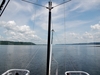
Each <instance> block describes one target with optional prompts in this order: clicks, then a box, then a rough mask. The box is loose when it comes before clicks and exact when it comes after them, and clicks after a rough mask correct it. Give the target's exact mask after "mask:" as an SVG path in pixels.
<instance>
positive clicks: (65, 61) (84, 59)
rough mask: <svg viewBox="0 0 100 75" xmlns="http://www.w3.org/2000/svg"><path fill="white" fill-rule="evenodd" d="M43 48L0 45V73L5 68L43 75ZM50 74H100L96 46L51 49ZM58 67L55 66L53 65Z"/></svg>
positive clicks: (98, 53) (99, 48) (99, 53)
mask: <svg viewBox="0 0 100 75" xmlns="http://www.w3.org/2000/svg"><path fill="white" fill-rule="evenodd" d="M46 52H47V50H46V46H43V45H33V46H27V45H24V46H23V45H0V74H2V73H3V72H5V71H6V70H8V69H13V68H18V69H28V70H30V72H31V74H30V75H46ZM52 58H53V59H56V61H57V62H58V63H57V62H55V61H54V60H52V71H51V74H52V75H55V74H56V68H57V67H58V75H64V74H65V71H70V70H71V71H86V72H88V73H89V74H90V75H100V47H94V46H91V45H55V46H53V57H52ZM57 64H58V65H57Z"/></svg>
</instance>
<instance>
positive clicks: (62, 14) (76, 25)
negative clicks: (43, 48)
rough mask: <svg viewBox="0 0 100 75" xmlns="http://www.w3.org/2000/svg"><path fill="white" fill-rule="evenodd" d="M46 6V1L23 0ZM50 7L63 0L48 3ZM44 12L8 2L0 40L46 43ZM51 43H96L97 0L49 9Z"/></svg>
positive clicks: (99, 31) (99, 36)
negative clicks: (51, 33) (50, 13)
mask: <svg viewBox="0 0 100 75" xmlns="http://www.w3.org/2000/svg"><path fill="white" fill-rule="evenodd" d="M27 1H30V2H34V3H37V4H40V5H44V6H48V1H49V0H27ZM51 1H52V2H53V6H55V5H58V4H60V3H62V2H64V1H66V0H51ZM47 27H48V10H47V9H46V8H44V7H40V6H36V5H32V4H29V3H26V2H23V1H22V0H10V3H9V4H8V6H7V8H6V10H5V11H4V13H3V15H2V16H1V17H0V40H10V41H25V42H34V43H36V44H39V43H43V44H45V43H47V41H46V40H47V30H48V28H47ZM52 29H54V31H55V32H54V36H53V37H54V43H55V44H57V43H79V42H100V0H72V1H70V2H68V3H66V4H64V5H61V6H58V7H55V8H54V9H52Z"/></svg>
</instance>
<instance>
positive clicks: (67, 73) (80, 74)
mask: <svg viewBox="0 0 100 75" xmlns="http://www.w3.org/2000/svg"><path fill="white" fill-rule="evenodd" d="M72 74H79V75H82V74H86V75H89V74H88V73H87V72H84V71H66V72H65V75H72Z"/></svg>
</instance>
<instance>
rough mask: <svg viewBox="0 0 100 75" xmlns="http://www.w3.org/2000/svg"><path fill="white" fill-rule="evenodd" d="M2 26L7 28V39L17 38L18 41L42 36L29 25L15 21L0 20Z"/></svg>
mask: <svg viewBox="0 0 100 75" xmlns="http://www.w3.org/2000/svg"><path fill="white" fill-rule="evenodd" d="M0 26H1V27H3V28H4V29H5V31H4V34H5V35H6V40H16V41H30V42H31V41H32V40H33V41H34V40H35V41H36V40H40V38H39V37H38V36H37V35H36V34H35V31H33V30H32V29H31V28H30V27H29V26H27V25H21V26H19V25H17V24H16V23H15V22H14V21H8V22H4V21H2V22H0ZM2 37H3V36H2Z"/></svg>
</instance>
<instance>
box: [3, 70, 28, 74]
mask: <svg viewBox="0 0 100 75" xmlns="http://www.w3.org/2000/svg"><path fill="white" fill-rule="evenodd" d="M12 71H15V72H17V71H26V72H27V73H26V74H25V75H29V74H30V71H29V70H26V69H10V70H7V71H6V72H4V73H3V74H2V75H9V73H10V72H12Z"/></svg>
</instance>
